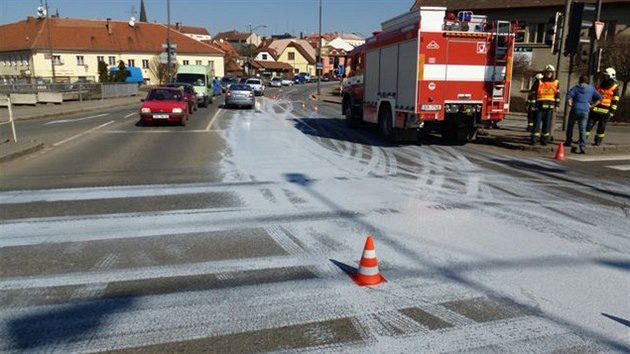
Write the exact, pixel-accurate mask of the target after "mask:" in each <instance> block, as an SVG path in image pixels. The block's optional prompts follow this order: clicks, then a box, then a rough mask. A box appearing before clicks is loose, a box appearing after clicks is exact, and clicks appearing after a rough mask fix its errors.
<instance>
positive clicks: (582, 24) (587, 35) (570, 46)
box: [564, 2, 596, 56]
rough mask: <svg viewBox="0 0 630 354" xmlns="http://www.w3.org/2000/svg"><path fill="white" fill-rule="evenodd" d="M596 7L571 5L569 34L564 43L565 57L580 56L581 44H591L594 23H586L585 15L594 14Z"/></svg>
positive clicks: (583, 4)
mask: <svg viewBox="0 0 630 354" xmlns="http://www.w3.org/2000/svg"><path fill="white" fill-rule="evenodd" d="M595 10H596V7H595V5H594V4H585V3H582V2H574V3H573V4H571V14H570V17H569V33H568V34H567V39H566V42H565V43H564V55H565V56H567V55H574V54H578V53H579V50H580V43H590V42H591V28H592V27H593V21H588V20H587V21H585V20H584V18H585V17H586V16H585V14H587V13H588V12H594V11H595Z"/></svg>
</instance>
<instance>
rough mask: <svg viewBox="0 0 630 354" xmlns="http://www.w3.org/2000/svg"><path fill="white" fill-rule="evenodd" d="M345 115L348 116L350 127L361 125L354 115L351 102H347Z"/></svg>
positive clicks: (347, 123) (347, 122)
mask: <svg viewBox="0 0 630 354" xmlns="http://www.w3.org/2000/svg"><path fill="white" fill-rule="evenodd" d="M344 116H345V118H346V126H348V128H358V127H359V120H358V119H356V118H355V117H354V116H353V115H352V106H351V105H350V104H347V105H346V107H345V110H344Z"/></svg>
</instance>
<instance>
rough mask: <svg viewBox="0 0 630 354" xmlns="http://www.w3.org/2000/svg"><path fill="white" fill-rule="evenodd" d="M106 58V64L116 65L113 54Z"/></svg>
mask: <svg viewBox="0 0 630 354" xmlns="http://www.w3.org/2000/svg"><path fill="white" fill-rule="evenodd" d="M107 59H108V64H109V65H111V66H114V65H116V57H113V56H112V57H109V58H107Z"/></svg>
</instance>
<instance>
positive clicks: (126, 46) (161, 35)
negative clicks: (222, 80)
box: [0, 17, 225, 84]
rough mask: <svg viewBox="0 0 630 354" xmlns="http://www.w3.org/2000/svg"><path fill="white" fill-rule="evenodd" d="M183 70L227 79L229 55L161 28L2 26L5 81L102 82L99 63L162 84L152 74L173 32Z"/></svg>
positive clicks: (51, 21) (67, 22)
mask: <svg viewBox="0 0 630 354" xmlns="http://www.w3.org/2000/svg"><path fill="white" fill-rule="evenodd" d="M169 32H170V40H171V43H172V44H175V45H177V52H176V56H175V58H176V61H177V63H178V64H180V65H187V64H201V65H209V66H210V67H212V68H213V69H214V71H215V75H216V76H223V73H224V55H225V53H224V52H223V51H222V50H220V49H218V48H217V47H216V46H213V45H210V44H207V43H202V42H199V41H197V40H195V39H193V38H191V37H188V36H186V35H184V34H182V33H180V32H179V31H177V30H173V29H170V30H169V29H168V28H167V27H166V26H165V25H162V24H157V23H144V22H139V23H132V22H122V21H112V20H109V19H107V20H83V19H62V18H48V19H47V18H33V17H28V18H27V19H26V20H24V21H20V22H17V23H12V24H6V25H2V26H0V38H3V40H2V41H0V81H2V82H48V81H50V80H51V79H52V78H53V76H54V78H55V81H56V82H73V81H76V80H79V79H87V80H95V81H96V80H97V78H98V63H99V62H101V61H102V62H105V63H106V64H107V65H108V66H109V67H113V66H117V65H118V63H119V61H121V60H122V61H123V62H124V63H125V65H126V66H132V67H138V68H141V69H142V73H143V76H144V78H145V82H146V83H147V84H154V83H157V82H158V80H157V78H156V77H155V76H154V74H153V70H152V69H151V67H152V63H155V62H157V63H159V62H160V55H161V54H162V53H163V52H164V48H163V44H165V43H166V41H167V37H168V35H167V34H168V33H169Z"/></svg>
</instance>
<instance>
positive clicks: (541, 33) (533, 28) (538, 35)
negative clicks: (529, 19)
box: [525, 23, 547, 44]
mask: <svg viewBox="0 0 630 354" xmlns="http://www.w3.org/2000/svg"><path fill="white" fill-rule="evenodd" d="M527 27H528V28H527V34H528V38H526V39H525V41H527V42H528V43H540V44H542V43H545V36H546V35H547V33H546V32H547V24H546V23H533V24H530V25H528V26H527Z"/></svg>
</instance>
